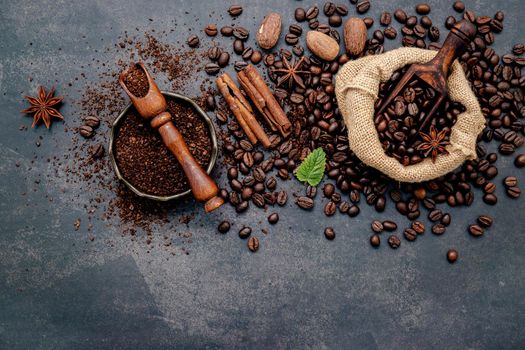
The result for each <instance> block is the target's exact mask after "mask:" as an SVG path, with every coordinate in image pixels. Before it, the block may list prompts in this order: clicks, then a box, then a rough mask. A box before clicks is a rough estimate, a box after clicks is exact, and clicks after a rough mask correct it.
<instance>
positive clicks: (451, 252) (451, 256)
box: [447, 249, 458, 264]
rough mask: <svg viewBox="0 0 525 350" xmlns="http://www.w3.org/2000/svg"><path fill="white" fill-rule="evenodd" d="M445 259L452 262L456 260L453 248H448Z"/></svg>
mask: <svg viewBox="0 0 525 350" xmlns="http://www.w3.org/2000/svg"><path fill="white" fill-rule="evenodd" d="M447 260H448V262H449V263H451V264H453V263H455V262H456V260H458V252H457V251H456V250H455V249H449V251H448V252H447Z"/></svg>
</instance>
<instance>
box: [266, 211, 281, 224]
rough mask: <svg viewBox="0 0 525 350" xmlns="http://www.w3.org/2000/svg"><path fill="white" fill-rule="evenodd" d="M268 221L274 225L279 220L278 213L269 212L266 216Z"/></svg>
mask: <svg viewBox="0 0 525 350" xmlns="http://www.w3.org/2000/svg"><path fill="white" fill-rule="evenodd" d="M268 222H269V223H270V224H272V225H275V224H276V223H278V222H279V214H277V213H272V214H270V216H268Z"/></svg>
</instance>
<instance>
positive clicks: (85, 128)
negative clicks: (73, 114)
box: [78, 125, 95, 139]
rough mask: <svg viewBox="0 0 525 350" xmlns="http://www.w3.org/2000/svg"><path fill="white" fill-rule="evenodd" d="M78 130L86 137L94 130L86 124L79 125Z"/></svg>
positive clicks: (90, 135) (89, 136)
mask: <svg viewBox="0 0 525 350" xmlns="http://www.w3.org/2000/svg"><path fill="white" fill-rule="evenodd" d="M78 132H79V133H80V135H81V136H82V137H84V138H86V139H89V138H91V137H92V136H93V135H94V134H95V131H94V130H93V128H92V127H90V126H88V125H82V126H80V128H78Z"/></svg>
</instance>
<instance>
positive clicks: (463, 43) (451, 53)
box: [430, 20, 477, 78]
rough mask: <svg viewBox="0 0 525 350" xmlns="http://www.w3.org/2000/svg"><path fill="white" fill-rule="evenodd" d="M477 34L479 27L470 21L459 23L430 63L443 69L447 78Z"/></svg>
mask: <svg viewBox="0 0 525 350" xmlns="http://www.w3.org/2000/svg"><path fill="white" fill-rule="evenodd" d="M476 32H477V27H476V26H475V25H474V24H473V23H471V22H470V21H466V20H462V21H459V22H457V23H456V24H455V25H454V27H452V29H451V30H450V33H449V34H448V36H447V38H446V39H445V42H444V43H443V46H441V49H440V50H439V52H438V53H437V55H436V56H435V57H434V58H433V59H432V61H430V65H432V66H434V67H436V68H438V69H441V71H442V72H443V76H444V77H445V78H446V77H447V76H448V72H449V70H450V66H451V65H452V62H454V60H455V59H456V58H457V57H459V56H461V55H462V54H463V53H465V51H466V50H467V48H468V45H469V44H470V42H471V41H472V39H474V37H475V36H476Z"/></svg>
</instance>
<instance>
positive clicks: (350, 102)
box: [335, 48, 485, 182]
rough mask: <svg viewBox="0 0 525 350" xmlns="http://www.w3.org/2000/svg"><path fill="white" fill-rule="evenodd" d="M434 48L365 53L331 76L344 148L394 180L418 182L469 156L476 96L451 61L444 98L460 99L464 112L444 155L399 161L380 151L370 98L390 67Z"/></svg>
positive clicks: (426, 57) (477, 123)
mask: <svg viewBox="0 0 525 350" xmlns="http://www.w3.org/2000/svg"><path fill="white" fill-rule="evenodd" d="M436 53H437V52H435V51H430V50H423V49H417V48H400V49H396V50H393V51H389V52H387V53H385V54H382V55H376V56H367V57H363V58H360V59H358V60H356V61H351V62H348V63H347V64H345V65H344V66H343V67H342V68H341V70H340V71H339V73H338V74H337V77H336V89H335V92H336V96H337V102H338V104H339V109H340V111H341V114H342V116H343V118H344V121H345V124H346V127H347V129H348V143H349V145H350V149H351V150H352V151H353V152H354V153H355V154H356V156H357V157H359V159H361V161H362V162H364V163H365V164H367V165H369V166H371V167H373V168H376V169H377V170H379V171H381V172H382V173H384V174H386V175H387V176H389V177H391V178H392V179H394V180H397V181H401V182H422V181H428V180H432V179H435V178H437V177H440V176H442V175H445V174H447V173H449V172H451V171H452V170H454V169H456V168H457V167H459V166H461V164H463V162H464V161H465V160H467V159H475V158H476V157H477V155H476V140H477V137H478V135H479V133H480V132H481V131H482V130H483V128H484V125H485V118H484V116H483V113H482V112H481V108H480V106H479V103H478V100H477V99H476V96H475V95H474V93H473V92H472V90H471V88H470V86H469V83H468V81H467V79H466V77H465V74H464V73H463V69H462V68H461V65H460V64H459V63H458V62H457V61H456V62H454V63H453V64H452V68H451V70H450V75H449V77H448V80H447V84H448V97H449V98H450V99H451V100H452V101H456V102H459V103H461V104H462V105H463V106H464V107H465V112H463V113H461V114H459V115H458V117H457V122H456V124H455V125H454V126H453V127H452V131H451V134H450V145H448V146H447V147H446V149H447V151H448V154H442V155H439V156H438V157H437V159H436V161H435V163H433V162H432V160H431V159H430V158H427V159H425V160H423V161H422V162H421V163H418V164H414V165H409V166H404V165H402V164H401V163H399V161H398V160H397V159H395V158H393V157H389V156H387V155H386V154H385V152H384V150H383V147H382V146H381V142H380V141H379V136H378V134H377V131H376V126H375V124H374V116H375V109H374V103H375V101H376V99H377V95H378V91H379V85H380V83H381V82H385V81H387V80H388V79H389V78H390V77H391V76H392V74H393V73H394V71H396V70H398V69H400V68H403V67H404V66H406V65H409V64H412V63H426V62H428V61H430V60H431V59H432V58H434V56H435V55H436Z"/></svg>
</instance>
